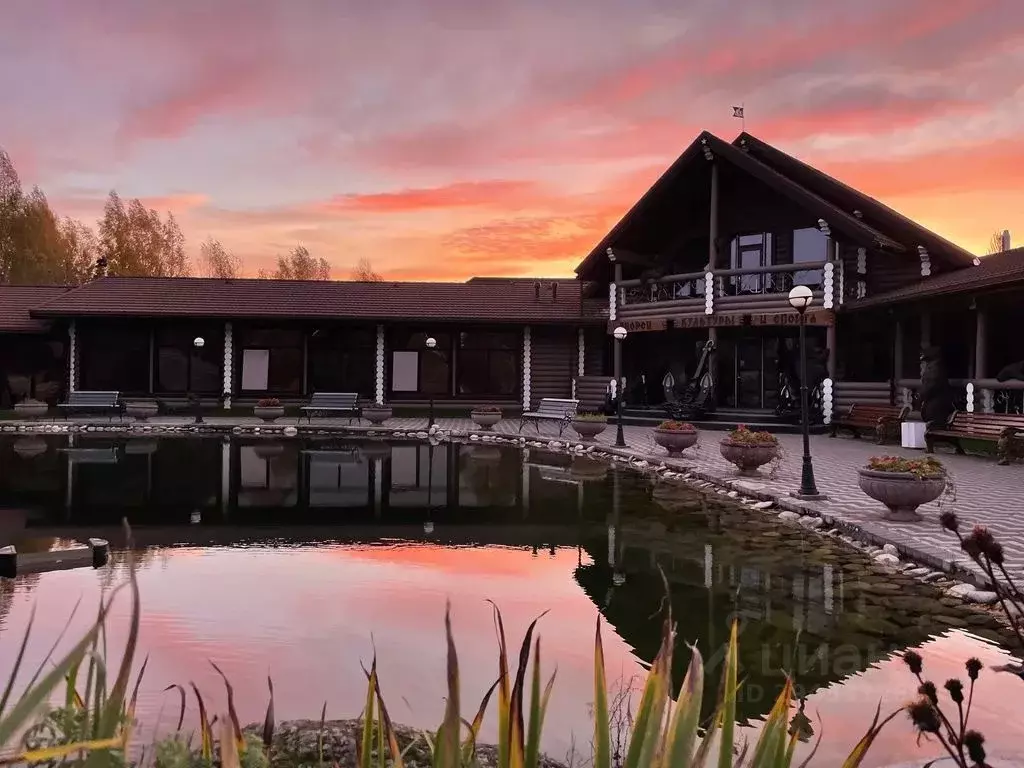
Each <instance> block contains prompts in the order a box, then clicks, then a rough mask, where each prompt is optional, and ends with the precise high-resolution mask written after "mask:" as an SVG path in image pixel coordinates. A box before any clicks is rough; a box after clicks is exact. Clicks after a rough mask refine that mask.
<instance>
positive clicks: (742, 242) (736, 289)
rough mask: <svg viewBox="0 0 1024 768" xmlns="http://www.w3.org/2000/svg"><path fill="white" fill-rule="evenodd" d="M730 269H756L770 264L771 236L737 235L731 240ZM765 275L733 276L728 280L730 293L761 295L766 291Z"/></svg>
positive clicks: (764, 234)
mask: <svg viewBox="0 0 1024 768" xmlns="http://www.w3.org/2000/svg"><path fill="white" fill-rule="evenodd" d="M731 248H732V253H731V259H730V267H731V268H732V269H756V268H758V267H767V266H770V265H771V263H772V236H771V233H769V232H761V233H758V234H752V235H751V234H748V235H739V236H738V237H734V238H733V240H732V246H731ZM765 277H766V275H765V274H763V273H754V274H752V275H733V276H732V277H730V278H729V287H730V293H731V294H733V295H737V294H743V293H763V292H764V291H765V289H766V285H767V283H766V280H765Z"/></svg>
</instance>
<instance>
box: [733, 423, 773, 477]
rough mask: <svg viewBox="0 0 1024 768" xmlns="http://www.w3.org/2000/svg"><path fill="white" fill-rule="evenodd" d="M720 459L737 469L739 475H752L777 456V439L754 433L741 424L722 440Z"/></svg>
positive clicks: (763, 433)
mask: <svg viewBox="0 0 1024 768" xmlns="http://www.w3.org/2000/svg"><path fill="white" fill-rule="evenodd" d="M719 450H721V452H722V457H723V458H724V459H725V460H726V461H728V462H729V463H730V464H734V465H735V466H736V468H737V469H739V471H740V474H741V475H754V474H756V473H757V470H758V468H759V467H762V466H764V465H765V464H768V463H770V462H772V461H774V460H775V459H776V458H778V456H779V439H778V438H777V437H775V435H773V434H772V433H771V432H754V431H752V430H750V429H747V427H746V426H745V425H743V424H740V425H739V426H738V427H736V429H734V430H733V431H732V432H730V433H729V434H728V436H726V437H724V438H722V441H721V443H719Z"/></svg>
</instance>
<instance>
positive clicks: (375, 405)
mask: <svg viewBox="0 0 1024 768" xmlns="http://www.w3.org/2000/svg"><path fill="white" fill-rule="evenodd" d="M366 407H367V408H390V407H391V406H390V405H388V404H387V403H382V402H381V401H380V400H377V401H376V402H373V403H370V404H369V405H368V406H366Z"/></svg>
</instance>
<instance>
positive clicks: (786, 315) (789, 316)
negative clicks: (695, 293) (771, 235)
mask: <svg viewBox="0 0 1024 768" xmlns="http://www.w3.org/2000/svg"><path fill="white" fill-rule="evenodd" d="M806 320H807V325H811V326H830V325H835V321H836V320H835V313H834V312H833V311H832V310H830V309H819V310H816V311H812V312H808V313H807V318H806ZM620 325H621V326H622V327H623V328H625V329H626V330H627V331H628V332H629V333H643V332H645V331H664V330H667V329H668V328H682V329H692V328H743V327H748V326H758V327H769V326H776V327H778V326H782V327H787V326H792V327H796V326H798V325H800V315H798V314H797V313H796V312H785V311H783V312H748V313H742V314H740V313H733V314H720V315H696V314H688V315H678V316H667V317H658V318H643V319H639V318H636V319H623V320H613V321H610V322H609V323H608V332H609V333H611V332H612V331H614V330H615V329H616V328H617V327H619V326H620Z"/></svg>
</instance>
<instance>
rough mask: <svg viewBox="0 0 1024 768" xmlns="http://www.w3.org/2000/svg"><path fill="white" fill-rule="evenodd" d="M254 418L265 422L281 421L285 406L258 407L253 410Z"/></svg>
mask: <svg viewBox="0 0 1024 768" xmlns="http://www.w3.org/2000/svg"><path fill="white" fill-rule="evenodd" d="M252 413H253V416H255V417H256V418H257V419H263V420H264V421H270V422H272V421H274V419H280V418H281V417H282V416H284V406H282V405H257V406H256V407H255V408H253V409H252Z"/></svg>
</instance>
